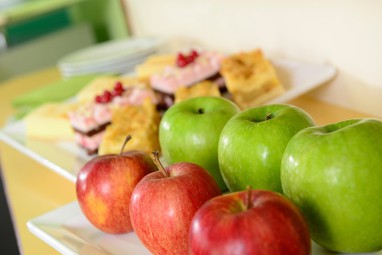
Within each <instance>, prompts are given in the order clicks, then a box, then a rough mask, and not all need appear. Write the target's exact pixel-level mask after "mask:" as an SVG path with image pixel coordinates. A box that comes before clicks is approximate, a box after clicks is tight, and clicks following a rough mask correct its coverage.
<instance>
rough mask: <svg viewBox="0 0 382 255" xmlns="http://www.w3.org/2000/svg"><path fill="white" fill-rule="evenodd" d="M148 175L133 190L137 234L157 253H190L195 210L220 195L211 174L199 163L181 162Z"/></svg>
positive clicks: (169, 254) (167, 254)
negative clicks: (189, 244) (191, 228)
mask: <svg viewBox="0 0 382 255" xmlns="http://www.w3.org/2000/svg"><path fill="white" fill-rule="evenodd" d="M166 171H167V173H168V176H165V175H164V174H163V173H162V172H160V171H158V172H155V173H151V174H148V175H147V176H145V177H144V178H143V179H142V180H141V181H140V182H139V183H138V185H137V186H136V188H135V189H134V192H133V195H132V198H131V203H130V215H131V222H132V225H133V228H134V231H135V233H136V234H137V236H138V237H139V239H140V240H141V241H142V243H143V244H144V245H145V246H146V248H148V249H149V250H150V251H151V252H152V253H153V254H156V255H172V254H174V255H183V254H187V253H188V234H189V229H190V224H191V220H192V217H193V216H194V213H195V212H196V211H197V210H198V209H199V208H200V207H201V206H202V205H203V204H204V203H205V202H206V201H207V200H209V199H211V198H213V197H215V196H218V195H220V194H221V190H220V188H219V186H218V184H217V182H216V181H215V179H214V178H213V177H212V175H211V174H210V173H209V172H207V170H205V169H204V168H202V167H200V166H199V165H196V164H193V163H187V162H180V163H175V164H173V165H170V166H168V167H167V168H166Z"/></svg>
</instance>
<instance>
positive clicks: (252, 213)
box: [189, 190, 311, 255]
mask: <svg viewBox="0 0 382 255" xmlns="http://www.w3.org/2000/svg"><path fill="white" fill-rule="evenodd" d="M248 194H249V193H248V191H239V192H235V193H230V194H225V195H222V196H218V197H215V198H213V199H211V200H210V201H208V202H206V203H205V204H204V205H203V206H202V207H201V208H200V209H199V210H198V211H197V213H196V214H195V216H194V218H193V220H192V223H191V228H190V239H189V241H190V253H189V254H192V255H214V254H219V255H245V254H248V255H308V254H310V251H311V240H310V235H309V229H308V226H307V223H306V222H305V219H304V218H303V216H302V214H301V213H300V211H299V210H298V209H297V207H296V206H294V204H293V203H292V202H291V201H289V200H288V199H287V198H285V197H284V196H283V195H281V194H279V193H276V192H273V191H265V190H252V194H251V199H250V201H251V205H252V207H251V208H249V209H248V207H247V204H248V202H247V200H248Z"/></svg>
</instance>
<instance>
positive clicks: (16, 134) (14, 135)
mask: <svg viewBox="0 0 382 255" xmlns="http://www.w3.org/2000/svg"><path fill="white" fill-rule="evenodd" d="M272 63H273V65H274V67H275V69H276V72H277V74H278V76H279V78H280V80H281V82H282V83H283V85H284V86H285V88H286V92H285V93H284V94H283V95H281V96H280V97H278V98H276V99H273V100H272V101H270V102H268V103H285V102H287V101H289V100H291V99H293V98H295V97H298V96H300V95H301V94H304V93H306V92H307V91H309V90H312V89H313V88H316V87H318V86H319V85H321V84H323V83H324V82H326V81H328V80H330V79H331V78H333V77H334V75H335V74H336V69H335V68H334V67H333V66H330V65H321V64H312V63H302V62H299V61H294V60H288V59H274V60H272ZM0 139H2V140H4V141H5V142H6V143H8V144H10V145H12V146H13V147H15V148H16V149H18V150H20V151H21V152H23V153H25V154H27V155H28V156H31V157H32V158H34V159H36V160H37V161H39V162H41V163H42V164H44V165H46V166H48V167H50V168H51V169H53V170H54V171H56V172H57V173H59V174H61V175H62V176H64V177H66V178H68V179H69V180H71V181H73V182H74V181H75V180H76V176H77V173H78V171H79V169H80V167H81V166H82V165H83V164H84V163H85V162H86V160H88V159H89V157H86V155H84V152H83V151H81V150H80V148H78V147H77V146H76V145H75V144H69V143H47V142H41V141H36V140H32V139H26V138H25V129H24V127H23V124H22V122H14V123H10V124H8V125H7V126H5V127H4V128H3V129H2V130H1V131H0Z"/></svg>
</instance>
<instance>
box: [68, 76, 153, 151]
mask: <svg viewBox="0 0 382 255" xmlns="http://www.w3.org/2000/svg"><path fill="white" fill-rule="evenodd" d="M145 99H148V100H149V101H151V102H152V103H153V104H154V105H155V104H156V103H157V100H156V97H155V94H154V92H153V91H152V90H151V89H150V88H148V87H146V86H140V85H139V84H137V86H130V87H126V88H125V87H124V86H123V85H122V83H121V82H119V81H117V82H116V83H115V85H114V88H113V90H112V91H109V90H106V91H104V93H102V94H100V95H97V96H95V98H93V101H91V102H83V103H82V104H81V105H80V107H78V108H77V109H76V110H75V111H71V112H69V114H68V115H69V119H70V123H71V125H72V128H73V130H74V132H75V141H76V143H77V144H78V145H80V146H81V147H82V148H84V149H85V150H86V151H87V152H88V154H95V153H97V150H98V147H99V144H100V143H101V141H102V138H103V134H104V130H105V128H106V127H107V126H108V125H109V124H110V121H111V118H112V111H113V109H114V108H118V107H121V106H137V105H138V106H139V105H141V104H142V103H143V101H144V100H145Z"/></svg>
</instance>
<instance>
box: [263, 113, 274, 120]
mask: <svg viewBox="0 0 382 255" xmlns="http://www.w3.org/2000/svg"><path fill="white" fill-rule="evenodd" d="M272 117H273V114H272V113H270V112H269V113H267V115H266V116H265V120H270V119H272Z"/></svg>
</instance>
